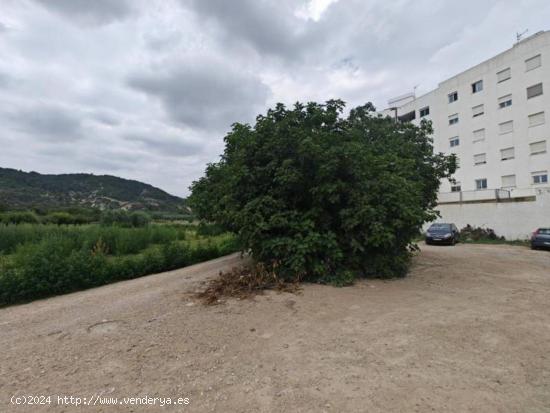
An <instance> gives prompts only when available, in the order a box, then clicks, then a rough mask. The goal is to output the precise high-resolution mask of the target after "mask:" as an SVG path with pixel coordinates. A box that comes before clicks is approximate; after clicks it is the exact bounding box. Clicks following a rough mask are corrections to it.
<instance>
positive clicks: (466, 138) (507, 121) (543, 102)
mask: <svg viewBox="0 0 550 413" xmlns="http://www.w3.org/2000/svg"><path fill="white" fill-rule="evenodd" d="M389 105H390V108H388V109H386V110H385V111H384V113H385V114H386V115H388V116H395V117H397V118H398V119H400V120H401V121H411V122H413V123H416V124H418V123H419V122H420V121H421V120H422V119H429V120H431V121H432V124H433V128H434V136H433V138H434V151H435V152H443V153H446V154H449V153H454V154H456V156H457V158H458V162H459V169H458V170H457V172H456V173H455V179H456V183H455V184H451V183H450V182H449V181H447V180H446V181H445V182H442V184H441V188H440V196H439V204H440V206H441V207H442V208H440V210H442V211H443V210H444V209H445V208H444V207H443V205H447V204H449V205H453V204H460V205H461V208H462V209H461V211H462V212H461V215H459V216H458V218H460V217H461V216H464V215H465V214H466V215H468V214H469V213H470V212H471V210H472V208H470V210H468V211H464V209H463V207H464V206H465V205H466V204H468V203H482V202H483V203H487V202H491V201H492V200H494V201H495V202H501V201H502V200H503V199H504V200H506V199H507V200H508V201H510V202H511V201H513V200H516V201H518V202H519V201H521V202H525V201H529V200H531V201H534V202H536V197H537V195H539V196H547V195H549V194H550V183H549V173H550V31H544V32H539V33H536V34H535V35H532V36H530V37H528V38H526V39H524V40H521V41H519V42H518V43H516V44H515V45H514V46H513V47H512V48H510V49H508V50H506V51H505V52H503V53H500V54H499V55H497V56H495V57H493V58H491V59H489V60H487V61H485V62H483V63H480V64H478V65H477V66H474V67H472V68H470V69H468V70H466V71H464V72H462V73H459V74H457V75H456V76H453V77H452V78H450V79H447V80H445V81H443V82H441V83H440V84H439V86H438V87H437V89H435V90H433V91H431V92H429V93H427V94H425V95H423V96H420V97H415V96H414V95H413V94H410V95H405V96H401V97H399V98H396V99H393V100H391V101H390V102H389ZM539 201H540V200H539ZM548 203H550V197H549V198H548V200H547V201H546V204H548ZM516 207H517V205H516ZM546 207H550V205H546V206H545V207H544V208H543V210H544V211H545V213H548V214H549V216H548V217H542V216H541V217H540V219H538V220H537V221H536V223H538V222H540V224H537V225H541V226H542V225H548V226H550V209H548V208H546ZM451 209H452V208H451ZM505 215H506V214H505ZM453 217H454V216H453ZM454 218H456V217H454ZM470 219H471V218H470ZM545 219H546V221H547V222H542V221H544V220H545ZM491 222H492V221H491ZM465 223H471V224H475V223H473V222H464V224H465ZM493 223H494V222H493ZM481 224H484V223H483V222H482V223H481ZM530 224H535V222H532V223H531V222H530ZM497 226H498V225H497ZM495 229H496V228H495ZM531 229H532V228H528V229H527V230H526V231H528V230H531ZM516 232H518V231H516ZM509 235H510V234H509ZM518 235H523V232H518Z"/></svg>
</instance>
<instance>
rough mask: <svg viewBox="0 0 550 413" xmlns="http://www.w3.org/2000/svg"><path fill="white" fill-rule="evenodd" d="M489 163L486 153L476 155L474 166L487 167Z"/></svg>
mask: <svg viewBox="0 0 550 413" xmlns="http://www.w3.org/2000/svg"><path fill="white" fill-rule="evenodd" d="M486 163H487V157H486V156H485V154H484V153H478V154H477V155H474V165H485V164H486Z"/></svg>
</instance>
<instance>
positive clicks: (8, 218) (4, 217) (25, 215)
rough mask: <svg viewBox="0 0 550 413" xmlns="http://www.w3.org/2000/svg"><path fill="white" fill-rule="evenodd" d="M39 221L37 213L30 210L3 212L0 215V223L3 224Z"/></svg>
mask: <svg viewBox="0 0 550 413" xmlns="http://www.w3.org/2000/svg"><path fill="white" fill-rule="evenodd" d="M39 222H40V218H39V217H38V215H36V214H35V213H34V212H30V211H15V212H5V213H3V214H1V215H0V223H3V224H24V223H26V224H38V223H39Z"/></svg>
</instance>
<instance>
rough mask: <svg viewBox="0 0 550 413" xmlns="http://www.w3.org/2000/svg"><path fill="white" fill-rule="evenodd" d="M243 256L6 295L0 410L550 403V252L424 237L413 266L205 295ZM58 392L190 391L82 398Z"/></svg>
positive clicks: (458, 408) (377, 408) (475, 407)
mask: <svg viewBox="0 0 550 413" xmlns="http://www.w3.org/2000/svg"><path fill="white" fill-rule="evenodd" d="M238 262H239V257H238V256H237V255H233V256H229V257H225V258H221V259H218V260H214V261H210V262H207V263H204V264H200V265H195V266H193V267H188V268H185V269H181V270H177V271H172V272H168V273H163V274H158V275H153V276H149V277H144V278H140V279H137V280H132V281H127V282H121V283H117V284H113V285H109V286H105V287H101V288H97V289H93V290H88V291H83V292H79V293H75V294H69V295H65V296H61V297H55V298H51V299H48V300H41V301H36V302H33V303H30V304H26V305H20V306H13V307H8V308H4V309H0V411H1V412H12V411H13V412H41V411H54V412H60V411H66V412H73V411H89V412H118V411H126V412H127V411H135V412H164V411H167V412H173V411H177V412H186V411H188V412H209V411H217V412H323V411H326V412H431V411H433V412H483V413H490V412H518V413H519V412H521V413H524V412H529V413H535V412H540V413H542V412H549V411H550V253H549V252H544V251H530V250H529V249H527V248H523V247H511V246H502V245H501V246H489V245H462V244H459V245H457V246H456V247H438V246H423V247H422V252H421V254H420V255H419V256H418V257H417V258H416V259H415V263H414V267H413V269H412V271H411V274H410V276H408V277H407V278H405V279H400V280H393V281H382V280H373V281H362V282H359V283H358V284H356V285H355V286H353V287H346V288H333V287H328V286H320V285H306V286H305V287H304V289H303V291H302V293H301V294H300V295H293V294H289V293H281V294H278V293H275V292H270V293H268V294H265V295H263V296H259V297H257V298H256V299H255V300H253V301H250V300H244V301H237V300H230V301H229V302H228V303H226V304H223V305H218V306H213V307H203V306H202V305H201V304H199V303H198V302H196V301H194V300H193V298H192V293H193V291H195V290H197V289H198V288H199V286H200V284H201V282H202V281H204V280H205V279H206V278H208V277H212V276H215V275H216V274H217V273H218V271H220V270H222V269H228V268H229V267H231V266H234V265H236V264H238ZM13 395H17V396H28V395H39V396H40V395H42V396H46V395H52V399H51V405H49V406H48V405H42V406H30V405H18V406H16V405H12V404H10V398H11V397H12V396H13ZM56 395H63V396H73V397H80V398H81V399H82V400H83V399H84V398H85V397H86V398H87V400H96V403H98V404H99V401H98V400H102V402H105V398H108V397H118V398H119V400H121V399H122V398H123V397H143V396H150V397H170V398H172V399H173V400H175V399H177V398H178V397H182V398H185V397H187V398H189V404H187V405H179V406H174V405H170V406H166V405H165V406H164V407H161V406H160V404H158V403H160V401H159V402H157V405H154V406H151V405H135V404H134V405H132V406H129V405H122V404H119V405H117V406H112V405H111V406H107V405H102V406H99V405H96V406H80V407H78V408H77V407H74V406H71V405H58V404H57V398H54V397H57V396H56ZM94 395H95V397H94ZM99 396H101V397H102V399H98V397H99ZM74 400H75V401H76V399H74ZM82 400H81V402H82ZM37 401H38V400H37ZM43 401H44V400H43ZM180 402H181V401H180ZM136 403H137V401H136Z"/></svg>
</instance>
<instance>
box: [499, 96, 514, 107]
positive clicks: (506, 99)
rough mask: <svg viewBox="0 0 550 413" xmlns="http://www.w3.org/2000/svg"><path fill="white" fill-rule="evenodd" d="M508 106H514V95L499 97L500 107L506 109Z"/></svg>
mask: <svg viewBox="0 0 550 413" xmlns="http://www.w3.org/2000/svg"><path fill="white" fill-rule="evenodd" d="M508 106H512V95H506V96H502V97H500V98H498V108H499V109H504V108H507V107H508Z"/></svg>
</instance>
